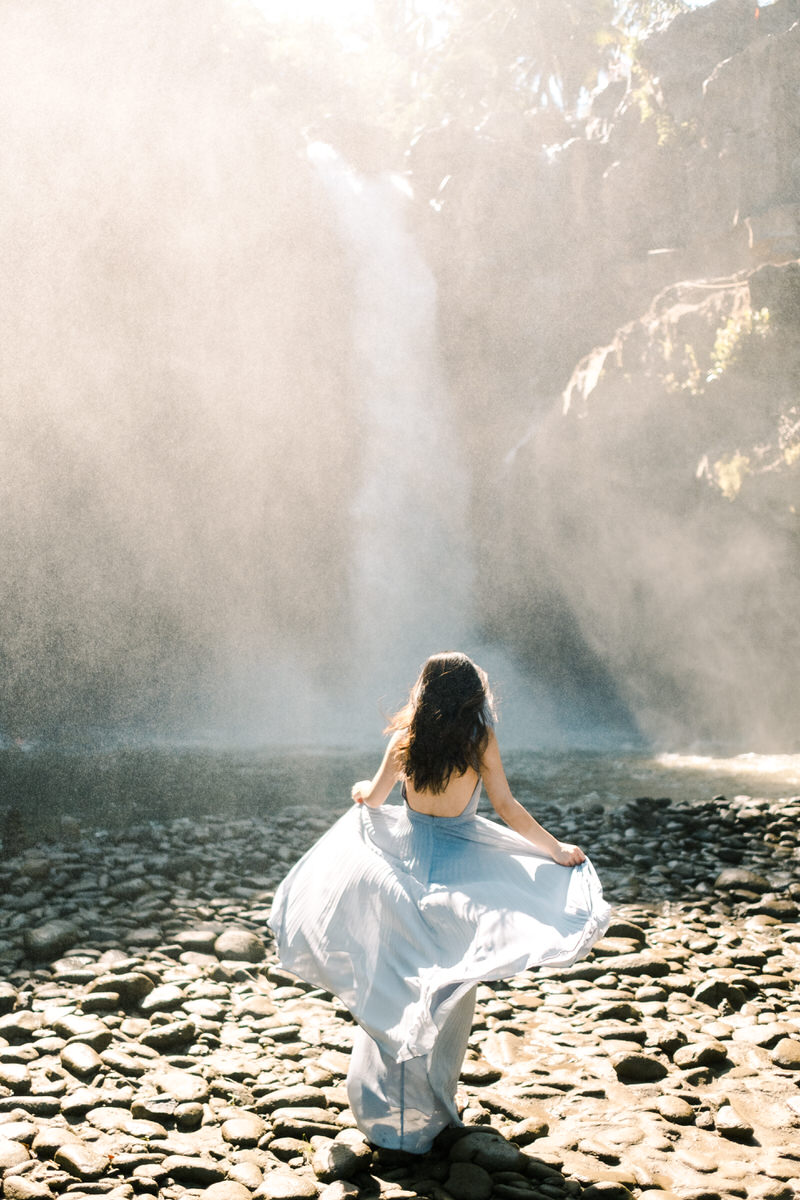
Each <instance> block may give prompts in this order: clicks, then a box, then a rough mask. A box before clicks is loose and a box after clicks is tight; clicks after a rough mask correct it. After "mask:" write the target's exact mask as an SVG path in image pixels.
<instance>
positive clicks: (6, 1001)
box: [0, 980, 17, 1015]
mask: <svg viewBox="0 0 800 1200" xmlns="http://www.w3.org/2000/svg"><path fill="white" fill-rule="evenodd" d="M16 1002H17V989H16V988H15V987H14V986H13V985H12V984H10V983H7V982H6V981H5V980H0V1015H5V1014H6V1013H9V1012H11V1010H12V1009H13V1008H14V1005H15V1004H16Z"/></svg>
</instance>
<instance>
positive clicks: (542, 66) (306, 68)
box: [216, 0, 685, 144]
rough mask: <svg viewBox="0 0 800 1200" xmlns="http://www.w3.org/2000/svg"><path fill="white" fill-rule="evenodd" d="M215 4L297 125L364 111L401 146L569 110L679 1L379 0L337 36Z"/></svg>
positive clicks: (235, 46) (269, 96)
mask: <svg viewBox="0 0 800 1200" xmlns="http://www.w3.org/2000/svg"><path fill="white" fill-rule="evenodd" d="M216 3H217V4H218V5H219V10H218V11H220V12H222V13H224V14H225V17H226V19H225V20H222V21H220V22H219V23H218V28H220V27H221V28H222V29H223V30H224V36H225V40H226V42H227V44H228V45H227V48H228V50H229V51H232V54H233V58H234V59H235V60H236V64H237V66H239V67H241V66H243V65H246V73H247V76H248V78H249V79H250V81H251V83H252V85H253V90H254V94H256V95H257V96H259V97H260V99H261V101H262V103H266V104H268V106H269V107H274V108H275V109H277V110H278V111H280V112H282V113H286V115H289V113H290V112H294V113H295V114H296V116H295V119H296V121H297V123H298V125H300V126H302V125H313V124H315V123H317V122H319V121H322V120H333V121H334V122H336V121H350V122H353V121H354V120H355V121H357V120H363V121H365V122H368V123H369V124H371V125H373V126H377V127H379V128H381V129H382V130H385V131H386V132H387V133H390V134H392V135H394V136H396V137H399V138H400V139H401V140H403V141H405V142H406V144H407V143H408V142H409V141H410V140H411V139H412V138H413V136H414V135H415V133H418V132H420V131H421V130H422V129H425V128H429V129H431V128H436V129H438V128H441V127H442V126H444V125H447V124H449V123H455V124H457V125H458V126H460V127H462V128H473V129H479V128H481V127H482V126H483V125H484V123H485V122H486V121H487V120H489V119H490V118H493V117H498V116H499V117H501V118H502V117H503V116H508V115H512V116H514V117H515V118H516V119H519V118H524V117H526V116H528V115H530V114H532V113H535V112H542V111H543V110H545V111H547V110H549V111H551V112H553V113H554V114H558V115H559V116H560V117H562V118H564V119H569V118H571V117H572V116H574V115H575V114H576V111H578V110H579V109H580V106H581V105H582V104H585V101H586V97H587V95H588V93H589V92H591V91H592V90H593V89H594V88H596V87H597V86H600V85H602V83H603V82H604V81H605V80H606V79H607V78H608V77H609V75H610V74H613V73H614V71H618V70H619V69H620V66H621V64H622V65H625V64H627V65H628V66H629V64H630V63H631V62H634V63H635V51H636V46H637V45H638V43H639V42H640V41H641V39H642V38H644V37H646V36H647V35H648V34H649V33H650V32H651V31H652V30H653V29H656V28H658V27H659V26H660V25H662V24H663V23H664V22H665V21H666V20H668V19H669V18H671V17H672V16H674V15H675V13H677V12H680V11H682V10H683V9H684V8H685V5H684V3H683V2H682V0H518V2H516V3H514V2H509V0H494V2H493V0H442V5H441V9H440V10H439V12H436V11H433V12H432V10H431V8H430V6H429V5H427V4H426V5H425V6H424V7H423V6H422V5H418V2H417V0H376V3H375V5H374V9H373V12H374V16H373V19H372V20H371V21H370V22H369V23H368V24H365V25H363V26H361V27H359V28H358V29H357V30H354V31H353V35H354V36H351V37H349V38H343V37H342V36H341V34H340V33H337V32H335V31H334V29H333V27H332V26H331V25H329V24H327V23H325V22H321V21H313V22H307V23H305V24H298V23H297V22H280V21H268V20H267V19H266V18H264V17H260V16H258V15H255V16H254V15H253V14H254V10H253V9H252V8H251V7H250V8H249V7H248V5H246V4H244V3H243V2H242V0H216ZM234 27H238V31H239V32H238V35H237V33H236V32H235V31H234ZM626 69H627V67H626ZM259 77H260V78H259ZM642 86H643V87H644V84H643V85H642ZM643 102H644V101H643Z"/></svg>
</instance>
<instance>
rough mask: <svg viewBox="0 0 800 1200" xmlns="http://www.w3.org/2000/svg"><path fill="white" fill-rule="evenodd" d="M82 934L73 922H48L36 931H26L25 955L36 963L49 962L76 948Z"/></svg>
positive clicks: (37, 927)
mask: <svg viewBox="0 0 800 1200" xmlns="http://www.w3.org/2000/svg"><path fill="white" fill-rule="evenodd" d="M79 936H80V934H79V932H78V929H77V927H76V926H75V925H73V923H72V922H71V921H65V920H60V919H57V920H54V921H47V922H45V924H44V925H37V926H36V928H35V929H26V930H25V933H24V934H23V945H24V947H25V953H26V954H27V955H28V957H29V958H32V959H33V960H34V962H48V961H50V960H51V959H53V958H56V957H57V956H58V955H59V954H62V953H63V951H64V950H67V949H68V948H69V947H70V946H74V945H75V943H76V942H77V941H78V938H79Z"/></svg>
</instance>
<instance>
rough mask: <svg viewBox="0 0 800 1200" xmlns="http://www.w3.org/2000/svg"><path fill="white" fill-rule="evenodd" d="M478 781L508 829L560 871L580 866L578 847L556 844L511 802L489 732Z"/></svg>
mask: <svg viewBox="0 0 800 1200" xmlns="http://www.w3.org/2000/svg"><path fill="white" fill-rule="evenodd" d="M481 778H482V779H483V786H484V787H485V788H486V794H487V796H488V797H489V800H490V801H491V804H492V807H493V808H494V811H495V812H496V813H497V815H498V816H499V817H500V818H501V820H503V821H505V823H506V825H508V826H509V828H510V829H513V830H514V832H515V833H519V834H521V836H522V837H524V838H525V839H526V840H527V841H529V842H530V843H531V845H532V846H535V847H536V849H537V850H540V851H541V852H542V854H546V855H547V857H548V858H552V860H553V862H557V863H558V864H559V865H560V866H562V867H574V866H577V865H578V863H581V862H583V860H584V859H585V858H586V855H585V854H584V853H583V851H582V850H581V848H580V846H573V845H571V844H570V843H569V842H559V840H558V838H554V837H553V835H552V833H548V832H547V830H546V829H544V828H543V827H542V826H541V825H540V824H539V822H538V821H535V820H534V819H533V817H532V816H531V814H530V813H529V812H528V810H527V809H526V808H523V807H522V805H521V804H520V803H519V801H518V800H515V799H514V797H513V796H512V794H511V788H510V787H509V785H508V780H507V779H506V773H505V770H504V768H503V762H502V759H501V758H500V748H499V746H498V745H497V738H496V736H495V732H494V730H493V729H490V730H489V741H488V742H487V745H486V749H485V750H484V752H483V760H482V763H481Z"/></svg>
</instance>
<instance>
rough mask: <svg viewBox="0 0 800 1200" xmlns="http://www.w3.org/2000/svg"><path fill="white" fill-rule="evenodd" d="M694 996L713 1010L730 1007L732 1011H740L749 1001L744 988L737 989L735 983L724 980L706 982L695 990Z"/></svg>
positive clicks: (707, 980) (708, 980)
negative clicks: (723, 1006)
mask: <svg viewBox="0 0 800 1200" xmlns="http://www.w3.org/2000/svg"><path fill="white" fill-rule="evenodd" d="M692 996H693V998H694V999H695V1000H698V1001H699V1002H700V1003H701V1004H708V1005H709V1006H710V1007H711V1008H720V1007H722V1005H728V1006H729V1007H730V1008H732V1009H740V1008H741V1007H742V1005H743V1004H744V1003H745V1001H746V1000H747V992H746V991H745V989H744V988H741V987H737V986H736V985H735V984H733V983H726V982H725V981H724V980H722V979H706V980H704V981H703V983H701V984H699V985H698V986H697V987H696V988H695V990H694V992H693V993H692Z"/></svg>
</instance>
